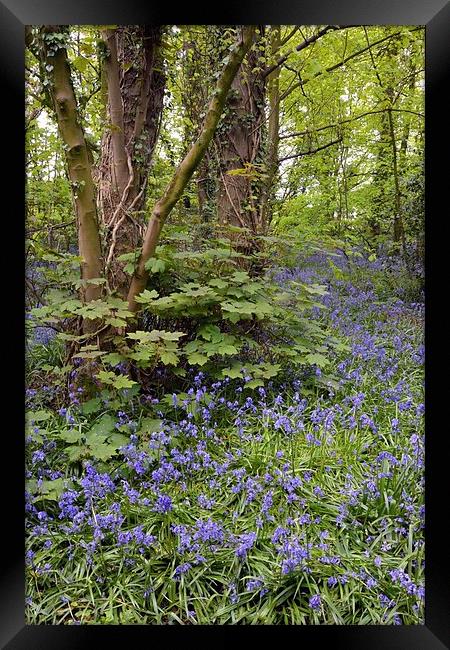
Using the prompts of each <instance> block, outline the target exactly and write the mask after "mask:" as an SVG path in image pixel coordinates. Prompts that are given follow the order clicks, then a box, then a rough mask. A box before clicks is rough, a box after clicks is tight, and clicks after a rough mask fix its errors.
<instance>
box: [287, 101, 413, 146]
mask: <svg viewBox="0 0 450 650" xmlns="http://www.w3.org/2000/svg"><path fill="white" fill-rule="evenodd" d="M387 110H388V109H387V108H380V109H379V110H374V111H366V112H365V113H361V114H360V115H356V116H355V117H350V118H349V119H348V120H342V122H335V123H334V124H327V126H319V127H318V128H317V129H310V130H308V131H298V132H297V133H286V134H285V135H280V140H287V139H288V138H300V137H302V136H304V135H310V134H311V133H317V132H318V131H325V130H326V129H332V128H334V127H337V126H341V125H342V124H347V123H348V122H355V121H356V120H360V119H361V118H363V117H366V116H367V115H377V114H378V113H385V112H386V111H387ZM392 111H394V112H395V113H411V114H412V115H417V116H418V117H422V118H424V117H425V115H424V114H423V113H418V112H417V111H410V110H407V109H406V108H393V109H392Z"/></svg>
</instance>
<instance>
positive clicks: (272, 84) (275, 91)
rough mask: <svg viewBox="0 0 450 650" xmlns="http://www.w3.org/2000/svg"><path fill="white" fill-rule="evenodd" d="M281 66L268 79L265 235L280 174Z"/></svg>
mask: <svg viewBox="0 0 450 650" xmlns="http://www.w3.org/2000/svg"><path fill="white" fill-rule="evenodd" d="M280 34H281V27H280V25H273V26H272V27H271V32H270V53H271V56H272V57H274V56H275V55H276V54H277V53H278V51H279V49H280ZM280 70H281V68H280V66H277V67H276V68H275V69H274V70H273V71H272V72H271V73H270V75H269V76H268V77H267V92H268V100H269V125H268V133H267V153H266V168H267V169H266V174H267V178H266V179H265V180H264V182H263V184H262V191H261V204H260V213H261V225H262V231H263V233H267V230H268V228H269V226H270V222H271V221H272V210H273V199H274V190H275V183H276V180H277V174H278V144H279V141H280Z"/></svg>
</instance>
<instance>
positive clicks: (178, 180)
mask: <svg viewBox="0 0 450 650" xmlns="http://www.w3.org/2000/svg"><path fill="white" fill-rule="evenodd" d="M254 35H255V27H254V26H245V27H243V28H242V35H241V37H240V38H239V40H238V42H237V43H236V45H235V46H234V47H233V49H232V50H231V52H230V53H229V54H228V56H227V57H226V59H225V61H226V63H225V67H224V69H223V71H222V73H221V75H220V77H219V79H218V81H217V85H216V89H215V90H214V92H213V96H212V99H211V101H210V103H209V106H208V110H207V113H206V117H205V121H204V123H203V127H202V130H201V132H200V135H199V137H198V138H197V140H196V141H195V142H194V144H193V145H192V147H191V149H190V150H189V152H188V153H187V154H186V156H185V157H184V159H183V160H182V162H181V163H180V165H179V166H178V168H177V170H176V171H175V174H174V176H173V177H172V180H171V182H170V183H169V185H168V187H167V188H166V190H165V192H164V194H163V196H162V197H161V198H160V199H159V201H157V203H156V204H155V206H154V208H153V211H152V215H151V218H150V222H149V224H148V227H147V231H146V234H145V238H144V243H143V246H142V250H141V254H140V257H139V260H138V264H137V268H136V270H135V272H134V274H133V277H132V281H131V286H130V290H129V292H128V306H129V309H130V310H131V311H133V312H137V311H138V309H139V303H137V302H136V296H138V295H139V294H140V293H141V292H142V291H143V290H144V289H145V287H146V285H147V280H148V271H147V270H146V268H145V264H146V262H147V261H148V260H149V258H150V257H152V256H153V255H154V253H155V250H156V246H157V244H158V240H159V236H160V233H161V229H162V227H163V225H164V222H165V220H166V219H167V217H168V215H169V214H170V212H171V210H172V208H173V207H174V205H175V204H176V202H177V201H178V199H179V198H180V196H181V194H182V193H183V191H184V189H185V187H186V185H187V183H188V182H189V180H190V178H191V177H192V174H193V173H194V171H195V170H196V168H197V167H198V165H199V163H200V161H201V160H202V158H203V156H204V155H205V152H206V149H207V147H208V145H209V143H210V142H211V140H212V138H213V136H214V132H215V130H216V127H217V124H218V122H219V119H220V116H221V115H222V111H223V108H224V105H225V101H226V98H227V94H228V91H229V89H230V87H231V84H232V82H233V79H234V78H235V76H236V74H237V72H238V70H239V67H240V65H241V63H242V60H243V58H244V56H245V54H246V53H247V52H248V50H249V49H250V47H251V45H252V42H253V38H254Z"/></svg>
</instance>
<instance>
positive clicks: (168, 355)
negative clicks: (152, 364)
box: [160, 350, 179, 366]
mask: <svg viewBox="0 0 450 650" xmlns="http://www.w3.org/2000/svg"><path fill="white" fill-rule="evenodd" d="M160 358H161V361H162V362H163V364H164V365H165V366H167V365H169V364H170V365H172V366H177V365H178V361H179V359H178V357H177V355H176V354H175V353H174V352H170V351H169V350H165V351H164V352H161V354H160Z"/></svg>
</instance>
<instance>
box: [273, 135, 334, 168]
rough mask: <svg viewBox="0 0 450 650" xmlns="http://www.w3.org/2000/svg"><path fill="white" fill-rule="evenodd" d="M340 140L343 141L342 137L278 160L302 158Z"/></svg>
mask: <svg viewBox="0 0 450 650" xmlns="http://www.w3.org/2000/svg"><path fill="white" fill-rule="evenodd" d="M338 142H342V138H338V139H337V140H332V142H328V143H327V144H324V145H322V146H321V147H317V149H310V150H309V151H302V152H301V153H294V154H292V155H291V156H284V157H283V158H278V162H279V163H280V162H283V161H284V160H291V158H301V157H302V156H309V155H310V154H312V153H317V152H318V151H322V149H327V148H328V147H331V146H333V145H334V144H337V143H338Z"/></svg>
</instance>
